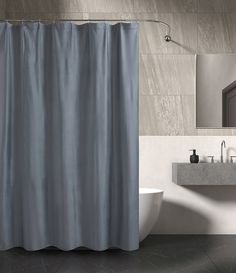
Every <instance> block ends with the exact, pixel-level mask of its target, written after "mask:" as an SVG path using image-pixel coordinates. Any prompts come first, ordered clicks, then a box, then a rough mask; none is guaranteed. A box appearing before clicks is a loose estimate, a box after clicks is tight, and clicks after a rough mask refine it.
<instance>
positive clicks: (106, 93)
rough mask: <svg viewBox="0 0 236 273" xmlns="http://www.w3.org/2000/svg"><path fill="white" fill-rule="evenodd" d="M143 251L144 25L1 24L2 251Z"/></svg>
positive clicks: (0, 150)
mask: <svg viewBox="0 0 236 273" xmlns="http://www.w3.org/2000/svg"><path fill="white" fill-rule="evenodd" d="M16 246H19V247H24V248H25V249H27V250H37V249H41V248H45V247H48V246H56V247H58V248H60V249H63V250H70V249H73V248H77V247H80V246H83V247H88V248H90V249H94V250H104V249H107V248H109V247H117V248H121V249H125V250H134V249H137V248H138V25H137V24H136V23H131V24H124V23H120V24H116V25H114V26H112V25H109V24H105V23H99V24H84V25H80V26H78V25H75V24H72V23H57V24H42V23H25V24H20V25H12V24H9V23H1V24H0V249H8V248H11V247H16Z"/></svg>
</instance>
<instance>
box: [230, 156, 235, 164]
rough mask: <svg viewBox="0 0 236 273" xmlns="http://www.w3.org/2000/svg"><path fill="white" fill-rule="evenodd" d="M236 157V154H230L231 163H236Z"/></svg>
mask: <svg viewBox="0 0 236 273" xmlns="http://www.w3.org/2000/svg"><path fill="white" fill-rule="evenodd" d="M234 157H236V155H231V156H230V163H234Z"/></svg>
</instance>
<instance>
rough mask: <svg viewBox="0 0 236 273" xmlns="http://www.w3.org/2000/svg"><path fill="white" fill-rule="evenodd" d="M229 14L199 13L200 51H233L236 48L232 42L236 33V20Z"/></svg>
mask: <svg viewBox="0 0 236 273" xmlns="http://www.w3.org/2000/svg"><path fill="white" fill-rule="evenodd" d="M228 16H229V14H224V13H217V14H216V13H215V14H214V13H202V14H199V15H198V52H200V53H232V52H234V51H235V50H236V48H233V46H234V45H233V44H232V42H231V40H232V39H233V36H234V35H236V20H230V18H228ZM233 16H234V15H233ZM229 24H230V25H229ZM235 46H236V44H235Z"/></svg>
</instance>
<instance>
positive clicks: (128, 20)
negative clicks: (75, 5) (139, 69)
mask: <svg viewBox="0 0 236 273" xmlns="http://www.w3.org/2000/svg"><path fill="white" fill-rule="evenodd" d="M49 21H53V22H86V21H88V22H104V21H105V22H106V21H107V22H117V21H118V22H132V21H134V22H149V23H157V24H162V25H164V26H165V27H166V28H167V31H166V35H165V37H164V39H165V41H166V42H170V41H171V35H170V33H171V28H170V25H169V24H167V23H166V22H163V21H161V20H155V19H118V20H117V19H39V20H25V19H15V20H14V19H4V20H3V19H1V20H0V22H21V23H23V22H49Z"/></svg>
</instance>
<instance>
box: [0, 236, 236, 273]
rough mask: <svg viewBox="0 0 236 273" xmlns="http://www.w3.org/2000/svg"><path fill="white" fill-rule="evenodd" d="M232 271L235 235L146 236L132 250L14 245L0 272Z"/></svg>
mask: <svg viewBox="0 0 236 273" xmlns="http://www.w3.org/2000/svg"><path fill="white" fill-rule="evenodd" d="M77 272H78V273H117V272H120V273H236V236H231V235H224V236H220V235H218V236H200V235H193V236H191V235H189V236H188V235H186V236H177V235H175V236H174V235H171V236H169V235H168V236H167V235H165V236H157V235H153V236H149V237H148V238H147V239H146V240H144V241H143V242H142V243H141V245H140V249H139V250H137V251H134V252H124V251H119V250H109V251H104V252H94V251H89V250H74V251H69V252H63V251H59V250H51V249H50V250H41V251H35V252H27V251H25V250H23V249H19V248H15V249H11V250H8V251H2V252H0V273H77Z"/></svg>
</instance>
